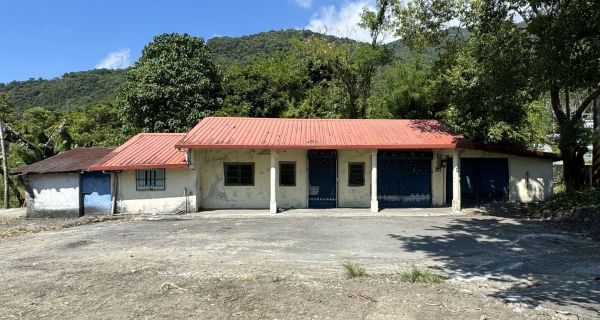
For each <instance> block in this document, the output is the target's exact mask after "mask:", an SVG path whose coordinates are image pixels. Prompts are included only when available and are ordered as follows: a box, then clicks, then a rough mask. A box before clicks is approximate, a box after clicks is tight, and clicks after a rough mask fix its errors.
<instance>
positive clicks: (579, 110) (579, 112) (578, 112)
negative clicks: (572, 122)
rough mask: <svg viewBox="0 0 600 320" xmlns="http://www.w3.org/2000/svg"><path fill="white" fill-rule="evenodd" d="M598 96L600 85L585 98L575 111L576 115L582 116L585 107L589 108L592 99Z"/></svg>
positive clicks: (599, 94)
mask: <svg viewBox="0 0 600 320" xmlns="http://www.w3.org/2000/svg"><path fill="white" fill-rule="evenodd" d="M598 96H600V86H598V87H597V88H596V89H595V90H594V91H592V93H590V94H589V95H588V96H587V97H586V98H585V99H584V100H583V102H582V103H581V105H579V108H577V110H576V111H575V116H576V117H577V118H581V117H582V116H583V112H585V109H587V108H588V107H589V105H590V103H592V101H594V100H595V99H596V98H597V97H598Z"/></svg>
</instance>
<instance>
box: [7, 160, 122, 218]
mask: <svg viewBox="0 0 600 320" xmlns="http://www.w3.org/2000/svg"><path fill="white" fill-rule="evenodd" d="M111 151H113V149H112V148H76V149H72V150H69V151H66V152H63V153H60V154H58V155H55V156H53V157H50V158H47V159H44V160H42V161H39V162H36V163H34V164H31V165H28V166H26V167H23V168H20V169H17V170H14V171H13V172H12V174H14V175H18V176H19V177H20V179H21V181H22V182H23V185H24V186H25V202H26V205H27V211H26V215H27V217H30V218H35V217H78V216H83V215H87V214H110V213H111V182H110V175H108V174H104V173H102V172H89V171H88V168H89V166H90V165H91V164H93V163H95V162H97V161H98V160H99V159H101V158H103V157H104V156H106V155H107V154H109V153H110V152H111Z"/></svg>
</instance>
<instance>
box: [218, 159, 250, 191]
mask: <svg viewBox="0 0 600 320" xmlns="http://www.w3.org/2000/svg"><path fill="white" fill-rule="evenodd" d="M224 167H225V168H224V169H225V185H226V186H253V185H254V162H247V163H225V164H224Z"/></svg>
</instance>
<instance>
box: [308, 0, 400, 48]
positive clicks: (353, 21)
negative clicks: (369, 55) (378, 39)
mask: <svg viewBox="0 0 600 320" xmlns="http://www.w3.org/2000/svg"><path fill="white" fill-rule="evenodd" d="M365 7H367V8H369V9H370V10H373V11H374V10H375V2H374V0H357V1H351V2H346V3H344V4H343V5H342V6H340V8H337V7H336V6H334V5H329V6H324V7H322V8H321V9H320V10H319V11H318V12H317V13H316V14H315V15H314V16H313V17H312V18H311V19H310V20H309V23H308V25H306V26H305V27H304V29H308V30H311V31H314V32H319V33H324V34H329V35H333V36H336V37H343V38H350V39H354V40H358V41H363V42H370V41H371V36H370V34H369V31H368V30H367V29H363V28H361V27H359V26H358V24H359V23H360V15H361V13H362V12H363V8H365ZM394 40H396V39H395V38H391V37H389V36H385V37H384V39H383V42H390V41H394Z"/></svg>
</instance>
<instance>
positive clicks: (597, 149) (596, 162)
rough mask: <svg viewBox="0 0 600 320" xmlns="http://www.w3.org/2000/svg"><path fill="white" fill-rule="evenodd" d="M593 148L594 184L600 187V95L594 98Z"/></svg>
mask: <svg viewBox="0 0 600 320" xmlns="http://www.w3.org/2000/svg"><path fill="white" fill-rule="evenodd" d="M592 150H593V151H592V152H593V155H592V156H593V158H592V186H594V187H595V188H597V189H600V97H596V99H594V144H593V148H592Z"/></svg>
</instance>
